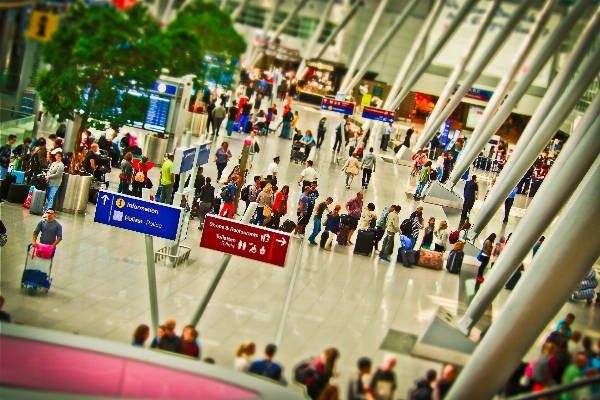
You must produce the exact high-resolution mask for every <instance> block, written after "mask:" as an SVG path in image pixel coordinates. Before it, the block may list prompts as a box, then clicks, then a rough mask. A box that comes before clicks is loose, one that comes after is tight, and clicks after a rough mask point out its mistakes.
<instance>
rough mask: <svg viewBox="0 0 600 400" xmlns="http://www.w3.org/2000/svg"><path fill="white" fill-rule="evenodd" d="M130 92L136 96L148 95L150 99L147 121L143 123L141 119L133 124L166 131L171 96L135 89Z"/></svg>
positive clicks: (137, 126) (157, 130) (129, 91)
mask: <svg viewBox="0 0 600 400" xmlns="http://www.w3.org/2000/svg"><path fill="white" fill-rule="evenodd" d="M128 93H129V94H131V95H134V96H144V95H147V96H148V99H149V100H150V104H149V105H148V112H147V113H146V121H145V122H143V123H142V122H141V121H133V123H132V125H133V126H134V127H136V128H143V129H147V130H149V131H154V132H164V131H165V130H166V127H167V117H168V116H169V106H170V104H171V98H170V97H167V96H161V95H159V94H154V93H147V92H142V91H139V90H135V89H129V90H128Z"/></svg>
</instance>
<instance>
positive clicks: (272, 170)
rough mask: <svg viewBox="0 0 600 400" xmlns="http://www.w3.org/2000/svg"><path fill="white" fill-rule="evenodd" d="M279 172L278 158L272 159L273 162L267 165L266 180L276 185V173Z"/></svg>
mask: <svg viewBox="0 0 600 400" xmlns="http://www.w3.org/2000/svg"><path fill="white" fill-rule="evenodd" d="M278 172H279V156H277V157H275V158H274V159H273V162H272V163H271V164H269V167H268V173H267V179H269V180H271V181H273V183H277V173H278Z"/></svg>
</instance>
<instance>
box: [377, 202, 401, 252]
mask: <svg viewBox="0 0 600 400" xmlns="http://www.w3.org/2000/svg"><path fill="white" fill-rule="evenodd" d="M399 213H400V206H397V205H393V206H391V207H390V213H389V214H388V216H387V218H386V220H385V229H386V233H387V235H386V237H385V239H383V244H382V245H381V251H380V252H379V259H380V260H382V261H386V262H390V258H389V257H390V254H392V251H393V250H394V237H395V236H396V233H398V232H400V216H399V215H398V214H399Z"/></svg>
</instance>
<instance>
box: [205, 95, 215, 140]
mask: <svg viewBox="0 0 600 400" xmlns="http://www.w3.org/2000/svg"><path fill="white" fill-rule="evenodd" d="M215 108H217V101H216V100H212V101H211V102H210V104H209V105H208V107H206V113H207V114H208V118H207V119H206V133H212V134H214V129H215V121H214V117H213V111H214V109H215ZM211 125H212V128H213V129H212V132H211V129H210V127H211Z"/></svg>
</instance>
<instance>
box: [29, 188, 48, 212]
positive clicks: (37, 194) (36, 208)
mask: <svg viewBox="0 0 600 400" xmlns="http://www.w3.org/2000/svg"><path fill="white" fill-rule="evenodd" d="M45 201H46V191H45V190H37V189H34V190H33V196H32V198H31V206H29V212H30V213H31V214H35V215H42V214H43V213H44V203H45Z"/></svg>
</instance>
